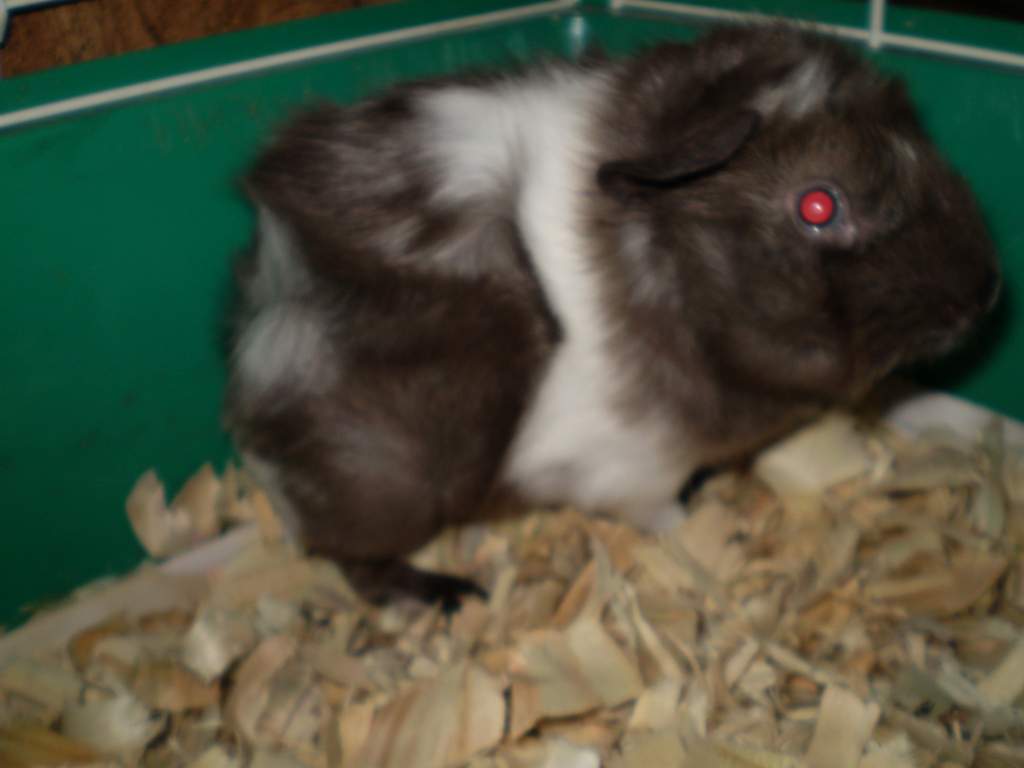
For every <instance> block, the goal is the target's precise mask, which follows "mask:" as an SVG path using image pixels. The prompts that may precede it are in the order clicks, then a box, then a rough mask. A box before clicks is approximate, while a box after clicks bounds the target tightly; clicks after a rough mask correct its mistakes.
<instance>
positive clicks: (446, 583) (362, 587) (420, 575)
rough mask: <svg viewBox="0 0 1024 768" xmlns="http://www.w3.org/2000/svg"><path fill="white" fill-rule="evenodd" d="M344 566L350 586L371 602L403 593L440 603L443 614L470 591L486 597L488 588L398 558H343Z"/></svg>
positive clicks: (458, 606) (454, 607)
mask: <svg viewBox="0 0 1024 768" xmlns="http://www.w3.org/2000/svg"><path fill="white" fill-rule="evenodd" d="M343 568H344V569H345V572H346V574H347V575H348V577H349V579H350V581H351V582H352V584H353V586H355V587H356V589H358V590H359V591H360V592H362V594H363V596H364V597H365V598H366V599H368V600H370V601H371V602H377V603H379V602H384V601H386V600H388V599H390V598H393V597H397V596H402V595H404V596H406V597H414V598H416V599H417V600H420V601H422V602H424V603H440V604H441V608H442V609H443V610H444V612H445V613H446V614H452V613H454V612H455V611H457V610H459V608H460V607H462V600H463V599H464V598H466V597H468V596H470V595H475V596H477V597H479V598H480V599H482V600H486V599H487V597H488V595H487V592H486V591H485V590H484V589H483V588H482V587H481V586H480V585H479V584H477V583H476V582H474V581H471V580H470V579H465V578H462V577H461V576H451V575H449V574H446V573H434V572H432V571H421V570H419V569H418V568H413V567H412V566H411V565H409V564H408V563H405V562H402V561H400V560H388V561H377V562H365V561H363V562H346V563H344V564H343Z"/></svg>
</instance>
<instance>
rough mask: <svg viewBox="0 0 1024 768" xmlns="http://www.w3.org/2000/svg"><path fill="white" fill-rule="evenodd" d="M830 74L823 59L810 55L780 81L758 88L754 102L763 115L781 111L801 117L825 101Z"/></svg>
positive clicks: (794, 116)
mask: <svg viewBox="0 0 1024 768" xmlns="http://www.w3.org/2000/svg"><path fill="white" fill-rule="evenodd" d="M830 78H831V73H830V71H829V70H828V67H827V65H826V64H825V62H823V61H821V60H820V59H811V60H809V61H807V62H805V63H803V64H801V65H800V66H799V67H797V68H796V70H794V71H793V73H792V74H790V75H789V77H787V78H786V79H785V80H783V81H782V82H780V83H776V84H775V85H773V86H771V87H770V88H766V89H765V90H763V91H761V92H760V93H759V94H758V95H757V97H756V98H755V99H754V104H753V106H754V108H755V109H756V110H757V111H758V112H760V113H761V114H762V115H776V114H779V113H782V114H785V115H787V116H788V117H793V118H800V117H804V116H805V115H807V114H810V113H811V112H813V111H815V110H817V109H820V108H821V107H822V106H823V105H824V104H825V99H826V98H827V97H828V89H829V80H830Z"/></svg>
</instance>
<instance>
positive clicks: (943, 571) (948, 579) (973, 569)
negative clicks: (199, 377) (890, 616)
mask: <svg viewBox="0 0 1024 768" xmlns="http://www.w3.org/2000/svg"><path fill="white" fill-rule="evenodd" d="M1007 564H1008V561H1007V560H1006V558H1004V557H1002V556H1000V555H995V554H991V553H987V552H979V551H976V550H964V551H962V552H960V553H959V554H957V555H955V556H954V557H953V558H952V560H951V562H950V563H949V565H948V566H945V567H942V566H940V565H938V564H936V566H935V567H934V568H932V569H931V570H929V571H927V572H925V573H922V574H921V575H919V576H913V577H908V578H903V579H883V580H879V581H875V582H872V583H870V584H868V585H866V586H865V588H864V593H863V594H864V597H865V598H866V599H868V600H872V601H877V602H881V603H886V604H889V605H895V606H899V607H901V608H903V609H905V610H906V611H907V612H909V613H911V614H915V615H924V616H949V615H951V614H954V613H957V612H959V611H962V610H964V609H965V608H968V607H969V606H970V605H972V604H973V603H974V602H975V601H976V600H978V599H979V598H980V597H981V596H982V594H984V593H985V592H986V591H987V590H988V589H990V588H991V587H992V585H993V584H994V583H995V582H996V580H997V579H998V578H999V577H1000V576H1001V575H1002V574H1003V572H1004V571H1005V570H1006V566H1007Z"/></svg>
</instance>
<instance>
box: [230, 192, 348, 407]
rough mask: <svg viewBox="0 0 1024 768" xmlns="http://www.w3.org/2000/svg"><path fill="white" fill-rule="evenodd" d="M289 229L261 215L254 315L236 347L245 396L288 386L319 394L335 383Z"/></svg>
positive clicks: (251, 287)
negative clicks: (308, 299)
mask: <svg viewBox="0 0 1024 768" xmlns="http://www.w3.org/2000/svg"><path fill="white" fill-rule="evenodd" d="M293 248H294V246H293V244H292V242H291V238H290V236H289V235H288V233H287V231H286V229H285V228H284V227H283V226H282V225H281V223H280V222H279V221H278V220H277V219H276V218H275V217H274V216H273V215H271V214H270V213H268V212H267V211H265V210H263V211H261V212H260V239H259V250H258V252H257V262H256V264H257V266H256V271H255V273H254V275H253V276H252V277H251V278H250V281H249V283H248V284H247V286H246V287H247V289H248V292H249V298H250V301H251V302H252V303H253V310H254V312H255V314H254V316H253V317H252V318H251V319H250V320H249V322H248V324H247V325H246V327H245V330H244V331H243V332H242V335H241V337H240V338H239V339H238V342H237V344H236V346H235V363H236V371H237V374H238V376H239V380H240V382H241V385H242V393H243V396H247V397H255V396H259V395H260V394H262V393H264V392H266V391H267V390H268V389H270V388H271V387H272V386H275V385H279V384H286V385H288V386H289V387H292V388H298V389H300V390H301V391H303V392H309V391H319V390H320V389H322V388H323V387H325V386H328V385H330V384H331V383H332V382H333V381H334V376H335V375H336V372H335V370H334V368H335V360H334V355H333V352H332V349H331V345H330V342H329V339H328V337H327V320H326V318H325V317H324V316H323V313H322V312H321V311H320V310H318V309H317V308H315V307H312V306H310V305H308V304H307V303H305V302H304V301H303V299H302V295H303V291H304V287H305V285H306V282H307V279H308V278H307V275H306V273H305V270H304V269H303V267H302V265H301V264H300V263H299V261H298V260H297V259H296V258H295V253H294V250H293Z"/></svg>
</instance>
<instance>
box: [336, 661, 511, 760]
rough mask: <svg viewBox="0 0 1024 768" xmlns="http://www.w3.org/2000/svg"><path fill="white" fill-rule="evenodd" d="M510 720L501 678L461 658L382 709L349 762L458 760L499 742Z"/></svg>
mask: <svg viewBox="0 0 1024 768" xmlns="http://www.w3.org/2000/svg"><path fill="white" fill-rule="evenodd" d="M504 721H505V702H504V698H503V694H502V689H501V686H500V685H499V684H498V682H497V681H496V680H494V678H492V677H491V676H490V675H489V674H487V673H486V672H484V671H483V670H482V669H481V668H480V667H478V666H476V665H473V664H468V663H460V664H457V665H455V666H453V667H449V668H448V669H446V670H444V671H442V673H441V675H440V676H439V677H438V678H437V679H436V680H432V681H424V682H422V683H417V684H415V685H413V686H411V687H409V688H408V689H406V690H405V691H403V692H402V693H400V694H399V695H398V696H397V697H396V698H395V699H394V700H393V701H391V702H389V703H388V704H385V705H384V706H383V707H381V708H380V709H379V710H377V711H376V712H375V713H374V715H373V724H372V729H371V730H370V732H369V735H368V737H367V738H366V740H365V742H364V744H363V747H362V749H360V750H359V752H358V753H357V754H356V756H355V757H352V758H348V759H347V760H346V763H345V765H349V764H351V765H367V766H369V765H373V766H379V768H392V767H393V768H406V766H410V765H416V766H422V768H444V766H452V765H458V764H460V763H464V762H466V761H467V760H469V759H470V758H472V757H473V756H474V755H476V754H478V753H479V752H482V751H483V750H486V749H489V748H491V747H493V746H494V745H496V744H497V743H498V742H499V741H500V740H501V738H502V733H503V726H504ZM350 728H354V726H351V725H350ZM342 744H343V745H344V740H343V741H342ZM350 760H351V762H349V761H350Z"/></svg>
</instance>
